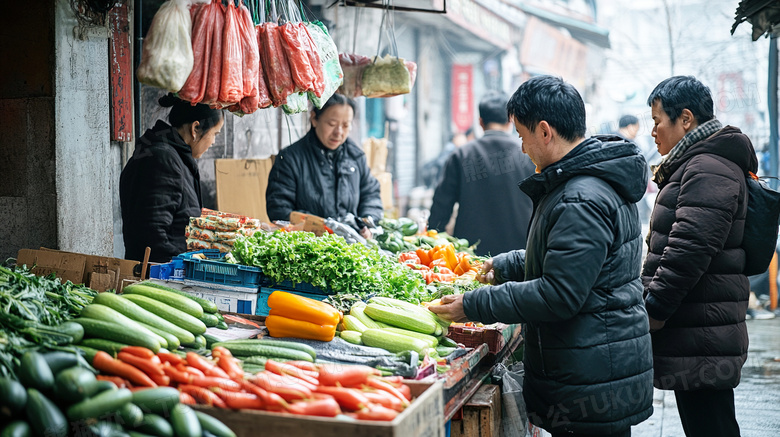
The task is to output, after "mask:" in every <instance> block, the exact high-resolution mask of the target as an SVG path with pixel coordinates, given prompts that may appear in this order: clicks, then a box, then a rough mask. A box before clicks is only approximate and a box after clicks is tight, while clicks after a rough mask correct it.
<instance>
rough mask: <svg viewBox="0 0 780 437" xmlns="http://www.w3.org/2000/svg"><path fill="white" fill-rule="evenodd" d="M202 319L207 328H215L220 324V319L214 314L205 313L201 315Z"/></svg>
mask: <svg viewBox="0 0 780 437" xmlns="http://www.w3.org/2000/svg"><path fill="white" fill-rule="evenodd" d="M200 321H201V322H203V324H204V325H206V327H207V328H213V327H215V326H217V325H218V324H219V319H218V318H217V316H215V315H214V314H204V315H203V316H201V317H200Z"/></svg>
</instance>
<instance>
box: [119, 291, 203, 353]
mask: <svg viewBox="0 0 780 437" xmlns="http://www.w3.org/2000/svg"><path fill="white" fill-rule="evenodd" d="M123 298H124V299H127V300H129V301H131V302H133V303H136V304H138V306H140V307H141V308H143V309H145V310H147V311H149V312H152V313H154V314H156V315H158V316H160V317H162V318H163V319H165V320H167V321H169V322H171V323H173V324H174V325H176V326H179V327H181V328H184V329H186V330H187V331H189V332H191V333H193V334H194V335H202V334H205V333H206V325H204V324H203V322H201V321H200V320H198V319H197V318H195V317H193V316H191V315H189V314H187V313H185V312H182V311H179V310H178V309H176V308H173V307H171V306H169V305H166V304H164V303H162V302H159V301H156V300H154V299H152V298H150V297H146V296H143V295H140V294H128V295H126V296H125V295H123ZM182 343H184V342H182Z"/></svg>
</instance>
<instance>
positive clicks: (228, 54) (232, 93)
mask: <svg viewBox="0 0 780 437" xmlns="http://www.w3.org/2000/svg"><path fill="white" fill-rule="evenodd" d="M238 21H239V20H238V11H237V10H236V5H235V4H234V3H233V0H228V5H227V9H226V10H225V30H224V39H223V40H222V84H221V86H220V88H219V101H218V103H219V104H221V105H222V106H223V107H225V106H230V105H232V104H234V103H238V102H240V101H241V98H242V97H243V96H244V77H243V71H242V69H243V67H244V52H243V50H242V48H241V31H240V28H239V24H238Z"/></svg>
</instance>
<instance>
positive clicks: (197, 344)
mask: <svg viewBox="0 0 780 437" xmlns="http://www.w3.org/2000/svg"><path fill="white" fill-rule="evenodd" d="M207 344H208V343H207V342H206V337H204V336H202V335H196V336H195V341H193V342H192V343H182V344H181V345H182V346H184V347H188V348H190V349H195V350H200V349H205V348H206V345H207Z"/></svg>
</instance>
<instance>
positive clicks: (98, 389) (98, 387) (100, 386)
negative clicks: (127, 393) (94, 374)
mask: <svg viewBox="0 0 780 437" xmlns="http://www.w3.org/2000/svg"><path fill="white" fill-rule="evenodd" d="M117 388H118V387H117V386H116V384H114V383H113V382H111V381H101V380H99V379H98V380H97V381H95V384H93V386H92V387H91V388H90V391H91V392H92V394H91V395H90V396H95V395H97V394H100V393H103V392H104V391H113V390H116V389H117Z"/></svg>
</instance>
